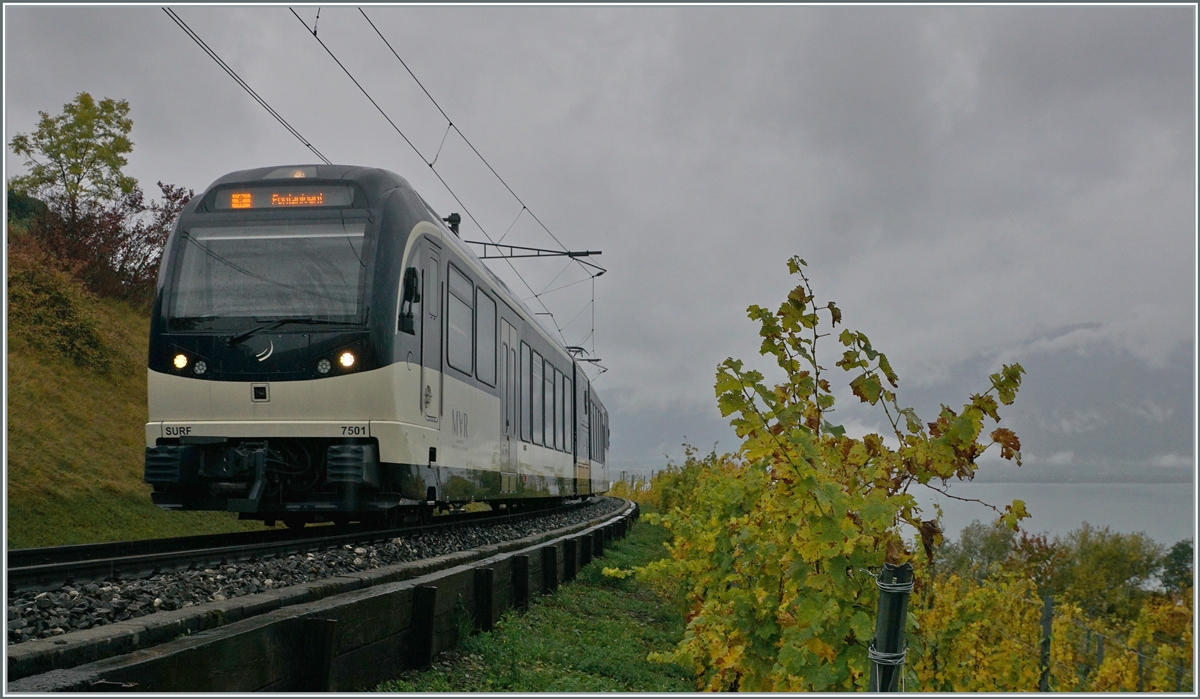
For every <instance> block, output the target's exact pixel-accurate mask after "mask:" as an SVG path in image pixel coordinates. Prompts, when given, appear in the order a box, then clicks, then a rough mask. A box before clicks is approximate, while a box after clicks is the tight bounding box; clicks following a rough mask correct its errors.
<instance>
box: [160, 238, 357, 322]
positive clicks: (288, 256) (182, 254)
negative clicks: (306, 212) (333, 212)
mask: <svg viewBox="0 0 1200 699" xmlns="http://www.w3.org/2000/svg"><path fill="white" fill-rule="evenodd" d="M365 233H366V225H365V224H346V223H342V222H340V221H339V222H328V223H304V224H298V223H278V224H272V225H263V226H222V227H215V226H214V227H197V228H192V229H191V230H188V231H186V232H185V233H184V234H183V237H182V239H181V240H180V242H179V245H178V246H177V251H176V253H175V255H176V256H177V260H176V273H175V274H174V279H173V282H172V285H171V286H172V288H171V292H170V299H171V302H170V304H169V308H168V309H167V313H168V315H169V317H170V321H169V323H170V325H171V327H173V328H176V329H185V328H186V329H202V328H205V327H216V326H217V325H225V324H224V323H221V321H222V320H228V319H254V320H264V319H272V320H273V319H280V318H314V319H320V320H326V321H333V322H346V323H355V322H359V321H360V317H361V310H362V309H361V306H362V296H363V294H362V284H363V282H364V277H365V272H366V266H365V262H364V255H363V249H364V244H365V241H366V236H365Z"/></svg>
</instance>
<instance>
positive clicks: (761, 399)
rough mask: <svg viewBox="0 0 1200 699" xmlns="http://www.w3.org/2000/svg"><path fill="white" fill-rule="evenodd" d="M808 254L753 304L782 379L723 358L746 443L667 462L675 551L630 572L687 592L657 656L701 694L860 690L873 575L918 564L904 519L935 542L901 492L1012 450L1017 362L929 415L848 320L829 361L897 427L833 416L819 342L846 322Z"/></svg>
mask: <svg viewBox="0 0 1200 699" xmlns="http://www.w3.org/2000/svg"><path fill="white" fill-rule="evenodd" d="M805 264H806V263H805V262H804V260H801V259H799V258H793V259H792V260H790V261H789V269H790V271H791V273H792V274H795V275H797V276H799V277H800V283H799V284H798V285H797V286H796V287H795V288H794V289H793V290H792V291H791V293H790V294H788V297H787V299H786V300H785V301H784V302H783V304H781V305H780V306H779V308H778V310H776V311H770V310H768V309H766V308H762V307H760V306H751V307H750V309H749V316H750V318H751V319H752V320H754V321H756V322H757V323H758V325H759V327H760V331H759V334H760V336H761V337H762V345H761V352H762V354H764V355H766V356H770V357H772V358H773V359H774V360H775V362H776V363H777V364H778V366H779V367H780V369H782V371H783V375H784V379H785V380H784V381H783V382H781V383H779V384H776V385H774V386H767V385H766V384H765V383H764V376H763V375H762V374H761V373H760V372H758V371H754V370H750V369H748V368H746V367H745V365H744V364H743V363H742V362H741V361H739V360H736V359H727V360H725V361H724V362H722V363H721V365H720V366H719V367H718V370H717V382H716V396H717V402H718V405H719V407H720V410H721V413H722V414H723V415H725V416H727V417H730V418H731V424H732V425H733V426H734V428H735V429H736V430H737V434H738V436H739V437H740V438H741V439H742V444H741V448H740V449H739V450H738V452H737V453H736V454H735V455H725V456H718V455H716V454H711V455H709V456H708V457H706V458H704V459H697V458H696V457H695V454H694V452H689V454H688V462H687V464H685V466H684V467H682V468H680V469H678V470H677V471H668V474H667V475H666V476H665V478H668V479H671V480H672V481H673V484H674V486H675V487H677V488H681V489H686V490H687V492H686V493H674V494H673V493H670V492H665V493H664V505H666V507H664V508H663V509H662V511H661V512H662V513H661V518H660V521H661V522H662V524H663V525H664V526H665V527H666V528H667V529H668V530H669V531H670V532H671V533H672V535H673V540H672V542H671V544H670V546H669V555H668V556H667V557H666V558H664V559H662V560H660V561H658V562H656V563H653V564H650V565H649V566H647V567H646V568H644V569H642V570H641V571H640V575H642V576H643V577H644V578H646V579H649V580H653V581H657V582H658V584H661V585H663V586H664V588H668V589H676V590H682V598H683V599H682V601H681V603H682V604H683V606H684V608H685V609H684V613H685V614H686V616H687V620H688V626H687V631H686V634H685V636H684V638H683V640H682V641H681V642H680V643H679V645H678V646H677V647H676V648H675V649H674V651H673V652H672V653H670V654H668V655H666V656H664V659H669V660H672V661H674V662H677V663H680V664H682V665H685V666H687V667H691V668H693V669H694V670H695V672H696V678H697V685H698V686H699V687H700V688H703V689H708V690H743V691H856V690H863V689H865V688H866V685H867V672H868V662H867V646H868V643H869V642H870V639H871V637H872V636H873V633H874V624H875V609H876V604H877V600H878V590H877V588H876V586H875V584H874V580H873V578H872V574H871V573H870V572H869V571H872V570H877V569H878V568H879V567H880V566H882V565H883V563H885V562H890V563H901V562H905V561H910V560H912V559H914V557H915V556H914V551H913V550H912V546H911V545H910V544H909V543H908V542H906V541H905V539H904V537H903V536H902V533H901V525H902V524H908V525H911V526H912V527H914V528H915V529H916V530H917V531H919V532H922V534H923V535H924V538H925V539H926V540H927V541H925V542H924V543H927V544H928V545H930V546H932V545H935V544H936V543H937V542H938V541H939V539H940V537H939V533H938V529H937V523H936V521H935V520H934V519H933V518H929V519H923V516H924V513H922V512H921V510H920V508H919V507H918V505H917V502H916V500H915V498H914V497H913V496H912V494H911V493H910V492H909V490H910V488H911V487H913V486H917V485H922V484H928V483H931V482H938V483H943V484H944V483H945V482H946V481H947V480H949V479H954V478H969V477H970V476H971V475H972V474H974V472H975V469H976V468H977V463H976V460H977V459H978V457H979V456H980V455H981V454H983V453H984V452H986V451H987V450H988V449H989V448H990V447H992V446H994V445H998V446H999V449H1000V451H1001V454H1000V455H1001V456H1002V457H1004V458H1010V459H1019V458H1020V452H1019V449H1020V443H1019V441H1018V440H1017V438H1016V435H1014V434H1013V433H1012V432H1010V431H1008V430H1005V429H1002V428H995V429H993V430H992V431H991V432H990V433H986V432H985V425H986V424H987V423H988V422H991V423H996V422H999V420H1000V415H999V407H1000V406H1001V405H1007V404H1010V403H1011V402H1012V401H1013V398H1014V396H1015V394H1016V391H1017V388H1018V387H1019V386H1020V380H1021V374H1022V371H1023V370H1022V369H1021V367H1020V366H1019V365H1013V366H1005V367H1004V368H1003V369H1002V370H1001V371H1000V372H998V373H996V374H993V375H992V377H991V380H990V383H991V385H990V387H989V388H988V389H987V390H986V391H985V392H983V393H980V394H977V395H972V396H970V397H969V399H968V402H967V403H966V404H965V405H964V406H963V408H962V409H960V410H957V411H956V410H953V409H951V408H949V407H946V406H943V407H942V410H941V413H940V414H939V416H938V418H937V420H936V421H934V422H933V423H929V424H928V425H927V424H925V423H923V422H922V421H921V420H920V419H919V418H918V416H917V415H916V413H915V411H913V410H912V409H911V408H907V407H901V406H900V404H899V403H898V402H897V397H896V394H895V392H894V389H895V388H896V385H897V381H898V379H897V377H896V375H895V373H894V372H893V370H892V367H891V365H890V364H889V363H888V360H887V357H886V356H885V355H884V354H882V353H880V352H878V351H877V350H876V349H874V347H872V345H871V343H870V341H869V340H868V338H867V337H866V335H864V334H863V333H860V332H854V331H851V330H844V331H842V332H841V333H840V334H839V335H838V336H837V340H838V341H839V342H840V343H841V345H842V354H841V358H840V359H838V360H837V363H836V366H837V367H839V368H841V369H842V370H844V371H845V372H849V373H850V374H851V378H850V381H849V385H850V388H851V390H852V391H853V393H854V395H855V396H856V397H857V398H858V399H859V400H861V401H862V402H864V403H868V404H870V405H873V406H879V408H880V409H881V410H882V411H883V413H884V415H885V416H886V418H887V420H888V422H889V424H890V425H891V428H892V429H891V434H890V435H889V436H888V437H887V438H885V437H884V436H882V435H878V434H868V435H865V436H864V437H862V438H857V439H856V438H852V437H850V436H848V435H847V434H846V431H845V429H844V428H842V427H841V426H839V425H836V424H833V423H832V422H830V419H829V418H830V416H831V414H832V411H833V407H834V395H833V390H832V386H831V384H830V382H829V376H828V371H827V370H826V368H825V367H824V366H823V365H822V364H821V363H820V362H819V361H818V348H819V347H823V346H824V345H823V344H821V340H822V339H823V338H826V337H829V336H830V335H831V334H832V333H833V332H834V328H836V326H837V325H839V324H840V323H841V320H842V317H841V311H840V310H839V309H838V308H837V306H836V305H835V304H833V303H832V302H829V303H825V304H818V303H817V302H816V300H815V298H814V294H813V291H812V288H811V285H810V283H809V280H808V278H807V277H806V276H805V273H804V267H805ZM656 480H657V479H656ZM1025 516H1027V514H1026V513H1025V509H1024V504H1023V503H1021V502H1020V501H1016V502H1014V503H1012V504H1011V505H1009V506H1008V507H1007V508H1006V511H1005V513H1004V515H1003V517H1004V520H1005V521H1006V522H1007V523H1008V524H1009V525H1010V526H1014V527H1015V525H1016V523H1017V522H1018V521H1019V520H1020V519H1021V518H1022V517H1025ZM919 550H920V549H918V551H919Z"/></svg>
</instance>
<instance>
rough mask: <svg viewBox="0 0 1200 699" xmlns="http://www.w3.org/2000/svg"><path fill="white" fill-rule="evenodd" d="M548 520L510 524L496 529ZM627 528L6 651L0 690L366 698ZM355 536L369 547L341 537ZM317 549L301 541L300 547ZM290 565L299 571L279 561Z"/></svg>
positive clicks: (555, 535) (551, 584) (623, 517)
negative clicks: (468, 623)
mask: <svg viewBox="0 0 1200 699" xmlns="http://www.w3.org/2000/svg"><path fill="white" fill-rule="evenodd" d="M605 500H607V499H605ZM601 502H604V500H601ZM552 511H555V510H542V511H538V512H531V513H522V514H520V515H515V514H514V515H509V516H508V517H509V519H508V521H512V519H517V518H523V517H533V516H537V515H543V514H548V513H549V512H552ZM557 511H559V512H561V511H562V510H561V509H560V510H557ZM636 517H637V508H636V506H635V505H634V504H633V503H631V502H628V501H621V500H618V501H613V502H611V503H606V504H604V505H603V506H602V507H600V508H599V509H597V510H592V509H591V508H588V507H584V508H581V509H580V510H579V511H578V512H576V513H571V514H570V515H568V516H566V517H552V518H551V521H552V522H554V524H553V525H552V526H550V527H548V528H545V529H542V528H540V526H538V525H536V523H535V524H532V525H531V524H528V523H522V524H519V525H518V527H517V528H518V529H519V528H529V527H531V526H532V527H534V531H532V532H531V533H528V534H527V535H526V536H523V537H520V538H514V539H506V540H502V541H498V542H493V543H482V544H479V545H477V546H476V547H475V548H472V549H463V550H457V551H452V552H448V553H443V554H440V555H436V556H433V557H430V558H423V559H419V560H410V561H404V562H399V563H395V564H391V565H385V566H382V567H380V568H376V569H370V570H359V571H352V572H349V573H344V574H340V575H338V576H335V577H330V578H323V579H321V580H314V581H311V582H308V583H304V584H300V585H294V586H291V587H285V588H281V589H271V590H265V591H262V592H259V593H255V594H251V595H248V596H246V597H239V598H231V599H218V600H215V601H211V602H208V603H205V604H201V605H197V606H193V607H187V608H181V609H175V610H173V611H164V612H156V613H152V614H149V615H146V616H142V617H137V618H133V619H128V620H125V621H117V622H114V623H112V624H109V625H105V626H98V627H93V628H89V629H85V630H77V631H72V632H69V633H66V634H61V635H58V636H53V637H49V638H39V639H36V640H30V641H28V642H22V643H17V644H12V645H9V646H8V649H7V650H8V653H7V656H8V657H7V680H8V683H7V685H6V689H7V690H8V691H10V692H45V691H51V692H64V691H71V692H78V691H101V692H103V691H145V692H152V693H163V692H180V691H185V692H239V693H240V692H250V691H338V690H339V689H340V690H342V691H345V690H354V689H362V688H367V687H372V686H374V685H375V684H378V682H380V681H382V680H384V679H387V678H389V677H392V676H394V675H395V673H397V672H399V671H400V670H402V669H404V668H408V667H421V666H426V665H428V664H429V662H430V661H431V659H432V657H433V656H434V655H436V654H437V653H438V652H440V651H441V650H444V649H446V648H448V647H452V646H453V645H454V644H456V643H457V642H458V641H460V640H461V634H462V631H461V623H460V619H459V617H460V615H462V614H466V615H467V618H471V619H473V620H474V624H475V627H476V628H477V629H480V630H487V629H490V628H491V625H492V624H493V623H494V622H495V621H496V620H497V619H498V618H499V616H500V614H501V613H502V612H503V610H504V609H507V608H513V607H515V608H517V609H524V608H526V607H527V606H528V605H529V603H530V600H531V598H532V597H533V596H535V595H538V594H551V593H553V592H554V590H555V589H557V587H558V585H559V583H566V582H569V581H570V580H572V579H573V578H574V577H575V576H576V575H577V573H578V572H579V571H580V570H581V569H582V568H583V567H584V566H586V565H587V564H589V563H590V562H591V560H592V559H593V557H598V556H602V555H603V552H604V549H605V547H606V545H607V544H608V543H609V542H611V541H613V540H614V539H617V538H620V537H621V536H622V535H623V534H624V532H625V530H626V528H627V527H628V526H629V525H630V523H631V521H632V520H633V519H636ZM472 519H475V520H476V521H478V520H480V519H484V518H481V517H478V516H476V517H473V518H472ZM493 521H495V519H493ZM564 522H565V523H564ZM466 524H467V523H466V522H460V523H455V524H452V523H450V522H446V523H441V522H438V523H437V524H435V525H433V526H434V527H439V528H443V531H442V534H444V535H445V536H447V537H450V538H453V537H462V536H464V535H465V536H468V537H474V536H475V535H474V534H471V533H469V530H468V532H467V533H464V532H452V533H446V532H445V531H444V528H445V527H449V526H465V525H466ZM395 531H398V530H389V532H388V533H393V532H395ZM399 531H404V532H410V533H411V532H412V531H414V528H406V529H404V530H399ZM435 531H436V530H435ZM363 535H370V533H368V532H354V533H351V532H345V533H344V534H342V535H341V536H363ZM373 535H374V536H376V537H379V536H385V535H386V534H385V532H382V531H376V532H374V534H373ZM275 536H277V535H275ZM321 538H323V537H314V536H312V535H308V534H306V536H305V537H304V539H305V541H304V542H303V543H304V544H305V545H308V546H311V545H312V544H313V542H314V541H317V540H320V539H321ZM426 538H427V537H426ZM276 543H279V542H276ZM392 545H394V542H389V543H387V544H384V546H392ZM22 555H26V554H22ZM151 555H153V554H151ZM293 558H303V557H298V556H288V557H287V559H289V560H290V559H293ZM205 572H206V573H207V572H213V571H205ZM105 589H109V588H105ZM114 602H115V600H114ZM581 611H583V610H581Z"/></svg>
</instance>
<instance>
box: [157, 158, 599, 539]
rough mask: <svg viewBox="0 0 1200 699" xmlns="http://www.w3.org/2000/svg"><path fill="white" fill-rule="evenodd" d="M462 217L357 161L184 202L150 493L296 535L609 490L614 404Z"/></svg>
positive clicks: (165, 300) (163, 343)
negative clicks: (496, 266) (477, 244)
mask: <svg viewBox="0 0 1200 699" xmlns="http://www.w3.org/2000/svg"><path fill="white" fill-rule="evenodd" d="M458 219H459V217H458V216H456V215H453V214H452V215H451V216H448V217H446V218H442V217H441V216H439V215H438V214H437V213H436V212H435V211H434V210H433V208H432V207H431V206H430V205H429V204H428V203H427V202H426V201H425V200H424V199H423V198H422V197H421V196H420V195H419V194H418V193H417V192H416V191H415V190H414V189H413V188H412V186H411V185H410V184H409V183H408V182H407V181H406V180H405V179H404V178H403V177H401V176H400V175H397V174H395V173H393V172H389V171H387V170H382V169H378V168H371V167H360V166H346V165H324V164H318V165H294V166H279V167H263V168H256V169H251V170H240V171H237V172H232V173H230V174H227V175H225V176H223V177H221V178H219V179H217V180H216V181H215V182H213V183H212V184H211V185H210V186H209V187H208V188H207V189H206V190H205V191H204V192H203V193H202V194H200V195H198V196H194V197H192V199H191V200H190V201H189V202H188V204H187V205H186V207H185V208H184V210H183V211H182V212H181V214H180V216H179V219H178V221H177V222H176V224H175V226H174V228H173V229H172V231H171V233H170V234H169V236H168V238H167V241H166V244H165V247H164V249H163V253H162V258H161V261H160V265H159V274H158V280H157V285H156V290H155V300H154V304H153V307H152V313H151V320H150V343H149V353H148V360H147V364H148V366H147V373H146V378H147V403H148V421H147V423H146V457H145V470H144V481H145V482H146V483H148V484H150V485H151V486H152V491H153V492H152V493H151V497H152V499H153V502H154V503H155V504H156V505H157V506H158V507H160V508H163V509H166V510H215V511H226V512H236V513H238V516H239V517H240V518H242V519H252V520H253V519H258V520H263V522H264V523H265V524H267V525H270V526H274V525H275V523H276V522H282V523H284V524H285V525H287V526H289V527H302V526H304V525H306V524H309V523H315V522H334V523H338V524H344V523H347V522H351V521H358V522H384V523H395V522H401V521H409V520H412V519H414V518H424V519H427V518H428V517H429V516H431V515H432V513H433V511H434V510H435V509H449V508H461V507H463V506H464V505H466V504H468V503H471V502H485V503H487V504H489V505H490V506H492V507H493V508H494V509H500V508H512V509H517V508H521V507H531V506H537V505H540V504H549V503H557V502H562V501H565V500H571V499H586V498H589V497H592V496H594V495H598V494H600V493H603V492H605V491H606V490H607V487H608V483H609V481H608V474H607V468H606V461H607V455H608V450H609V445H610V431H609V422H608V412H607V410H606V409H605V407H604V403H603V402H602V401H601V400H600V397H599V396H598V395H597V393H596V391H595V389H594V387H592V385H591V381H590V380H589V378H588V375H587V374H586V373H585V372H584V370H583V364H582V363H581V361H580V360H579V358H578V357H577V356H575V355H574V354H573V353H572V352H571V351H569V350H568V348H567V347H565V346H564V345H563V343H561V342H559V341H557V340H556V339H555V338H554V337H552V336H551V334H550V333H548V332H547V331H546V329H545V328H543V327H542V326H541V325H540V324H539V323H538V322H537V321H536V319H535V315H534V313H533V312H531V311H530V310H529V308H528V307H527V306H526V305H525V304H524V303H522V301H521V300H520V299H519V298H518V297H517V295H516V294H514V293H513V292H512V290H511V289H509V287H508V286H507V285H506V284H505V283H504V282H503V281H502V280H501V279H500V278H499V277H498V276H496V275H495V274H494V273H493V272H492V271H491V270H490V269H489V268H488V267H487V266H486V265H485V264H484V263H483V262H482V261H481V260H480V259H479V257H478V256H477V255H476V254H475V253H474V252H473V251H472V250H471V249H470V247H469V246H468V245H467V244H466V243H465V242H464V241H463V240H461V239H460V237H459V234H458V230H457V229H458V225H457V220H458Z"/></svg>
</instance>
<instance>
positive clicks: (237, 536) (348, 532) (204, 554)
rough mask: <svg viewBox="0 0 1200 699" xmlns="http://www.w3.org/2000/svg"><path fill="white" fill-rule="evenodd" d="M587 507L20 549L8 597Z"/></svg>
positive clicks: (13, 554) (13, 559) (12, 557)
mask: <svg viewBox="0 0 1200 699" xmlns="http://www.w3.org/2000/svg"><path fill="white" fill-rule="evenodd" d="M580 505H582V502H573V503H567V504H564V505H560V506H557V507H550V508H540V509H533V510H521V511H518V512H508V511H505V510H500V511H498V512H497V511H491V512H465V513H461V514H448V515H444V516H441V517H436V518H435V520H434V522H433V523H430V524H419V525H406V526H401V527H396V528H391V529H380V528H377V527H368V526H353V527H333V526H319V527H306V528H303V529H297V530H264V531H257V532H237V533H233V534H209V535H202V536H185V537H175V538H170V539H146V540H142V541H118V542H110V543H102V544H82V545H75V546H53V547H45V548H32V549H16V550H12V551H9V552H8V558H7V566H8V594H9V595H10V596H12V595H18V594H21V593H25V592H41V591H47V590H57V589H59V588H61V587H63V586H64V585H81V584H85V583H91V582H102V581H105V580H112V579H117V578H123V579H136V578H141V577H148V576H151V575H155V574H157V573H164V572H172V571H179V570H187V569H190V568H197V567H199V568H204V567H210V566H217V565H222V564H228V563H238V562H244V561H252V560H255V559H258V558H264V557H268V556H275V555H280V554H283V555H289V554H294V553H303V552H306V551H311V550H316V549H322V548H331V547H336V546H344V545H351V546H357V545H362V544H370V543H373V542H376V541H383V540H387V539H391V538H394V537H397V536H412V535H415V534H425V533H433V532H440V531H447V530H451V529H457V528H460V527H467V526H478V525H484V524H492V523H502V522H516V521H521V520H526V519H531V518H534V517H543V516H547V515H552V514H556V513H562V512H570V511H571V510H573V509H575V508H577V507H579V506H580Z"/></svg>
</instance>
